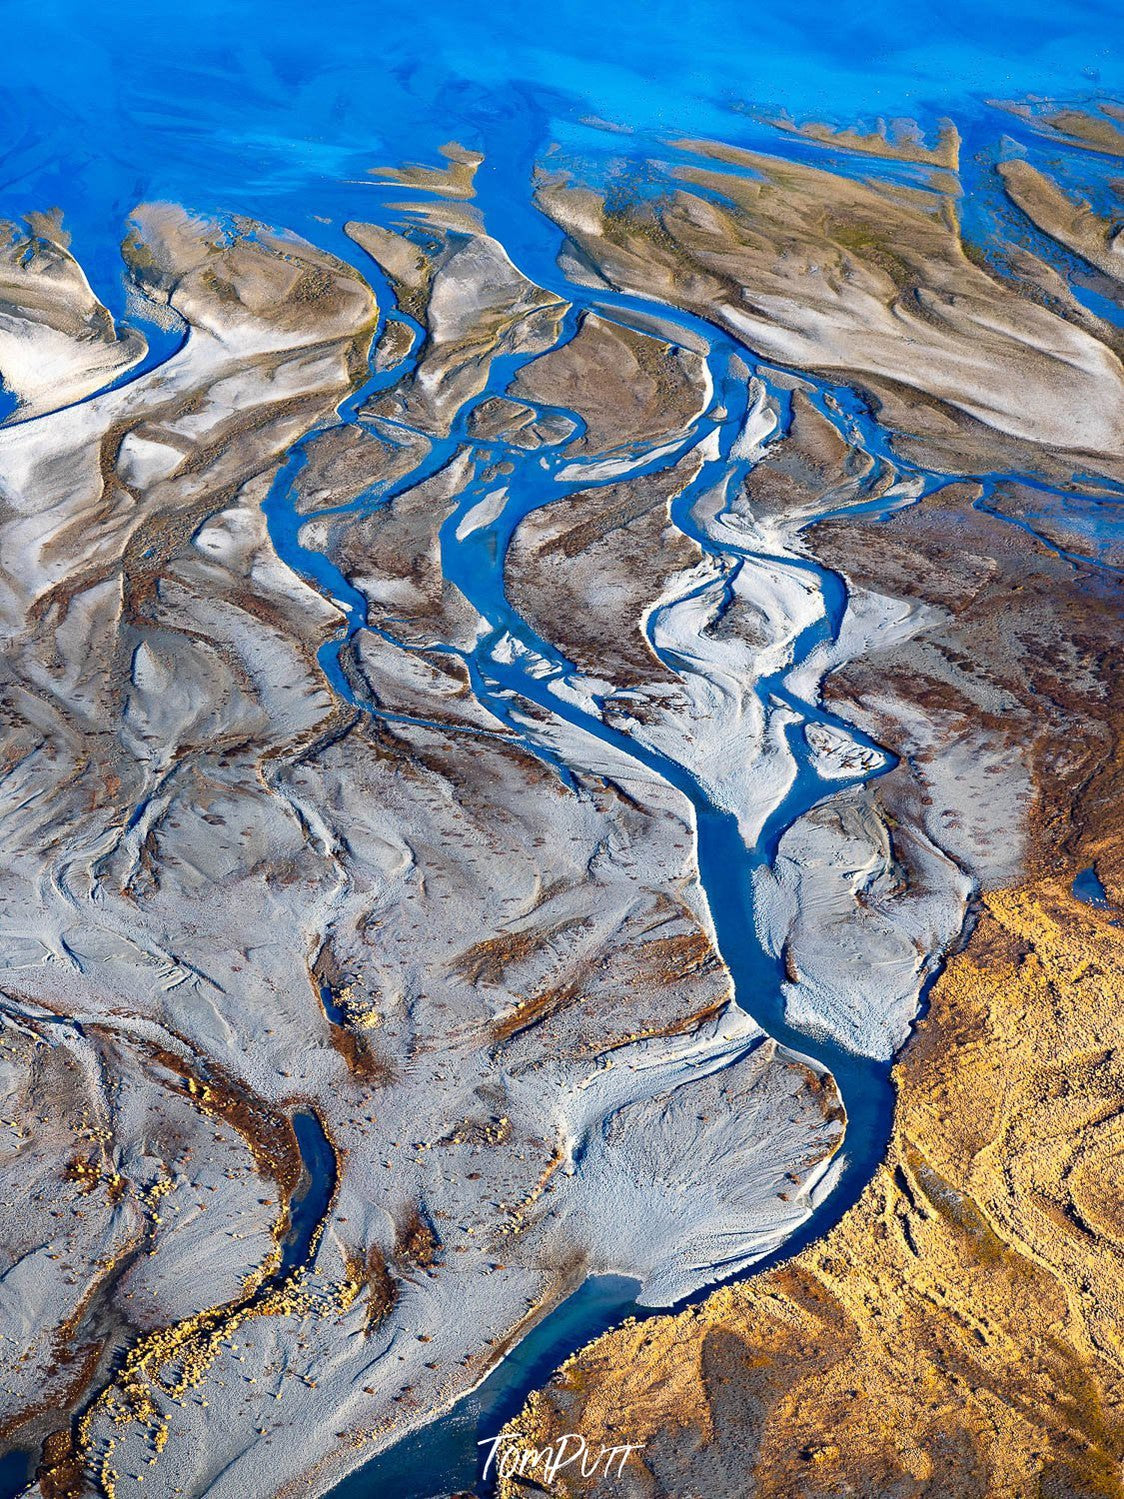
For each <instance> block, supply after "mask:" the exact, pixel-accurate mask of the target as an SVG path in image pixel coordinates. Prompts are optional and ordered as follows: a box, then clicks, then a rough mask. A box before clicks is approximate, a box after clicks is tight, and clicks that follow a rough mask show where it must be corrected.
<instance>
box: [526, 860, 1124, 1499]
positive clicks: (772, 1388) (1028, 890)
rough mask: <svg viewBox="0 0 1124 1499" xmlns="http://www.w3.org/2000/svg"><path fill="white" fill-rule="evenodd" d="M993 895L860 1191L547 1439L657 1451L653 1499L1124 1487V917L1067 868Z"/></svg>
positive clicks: (585, 1356) (595, 1380) (623, 1348)
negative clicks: (785, 1257) (1074, 882)
mask: <svg viewBox="0 0 1124 1499" xmlns="http://www.w3.org/2000/svg"><path fill="white" fill-rule="evenodd" d="M983 907H984V908H983V911H982V914H981V917H980V921H979V923H978V925H977V927H976V930H975V932H974V934H973V936H972V939H971V941H970V943H969V945H968V947H967V949H966V951H964V952H963V953H962V954H961V955H959V956H958V957H956V958H955V959H954V960H953V961H952V962H951V964H950V965H949V968H948V970H947V971H946V973H945V975H944V977H943V978H942V980H941V981H940V983H939V984H938V986H937V988H936V990H935V992H934V996H933V1004H932V1009H931V1012H930V1014H929V1016H928V1017H927V1018H926V1020H925V1021H924V1022H923V1023H922V1025H921V1027H920V1029H919V1032H918V1035H917V1037H916V1039H915V1041H914V1042H913V1043H912V1045H911V1046H910V1047H909V1049H908V1050H907V1052H906V1054H905V1057H904V1060H903V1061H902V1062H901V1063H900V1065H899V1066H898V1068H897V1069H896V1079H897V1083H898V1088H899V1094H900V1100H899V1113H898V1118H897V1121H896V1125H895V1130H894V1137H893V1141H892V1144H891V1148H890V1151H889V1154H888V1158H887V1160H886V1161H885V1163H884V1164H883V1165H882V1166H881V1167H880V1168H879V1170H878V1172H877V1174H876V1176H875V1178H874V1180H873V1181H872V1182H871V1184H870V1186H869V1188H868V1190H867V1192H866V1193H865V1195H864V1196H863V1198H862V1199H861V1201H860V1202H859V1204H858V1205H857V1206H856V1208H854V1209H853V1210H852V1211H851V1213H849V1214H848V1216H847V1217H846V1218H845V1219H844V1220H843V1221H842V1222H841V1223H840V1224H839V1226H838V1227H837V1228H836V1229H835V1230H833V1231H832V1232H831V1233H830V1234H829V1235H828V1236H827V1237H826V1238H825V1239H824V1240H823V1241H822V1242H820V1243H818V1244H816V1245H814V1246H813V1247H812V1248H811V1249H809V1250H807V1251H805V1252H804V1253H803V1254H802V1255H800V1256H799V1257H798V1258H796V1259H795V1260H794V1261H793V1262H792V1263H791V1264H789V1265H787V1266H784V1267H782V1268H780V1269H778V1270H776V1271H773V1272H772V1273H770V1274H768V1275H765V1276H762V1277H761V1278H760V1279H756V1280H750V1281H748V1282H746V1283H744V1284H742V1285H739V1286H736V1287H733V1288H729V1289H725V1290H723V1291H720V1292H719V1293H717V1294H716V1295H715V1296H713V1297H711V1298H710V1299H709V1300H708V1301H707V1302H706V1303H705V1304H703V1305H702V1306H700V1307H698V1308H694V1309H691V1310H689V1311H688V1312H685V1313H683V1314H682V1315H680V1316H677V1317H668V1318H653V1319H650V1320H647V1321H642V1322H634V1323H630V1324H628V1325H627V1326H625V1327H624V1328H622V1329H620V1330H619V1331H618V1332H616V1333H613V1334H610V1335H609V1336H607V1337H606V1338H604V1339H601V1340H600V1341H598V1342H597V1343H594V1344H592V1345H591V1346H590V1347H589V1348H587V1349H586V1350H584V1351H583V1352H582V1353H580V1354H578V1355H577V1356H576V1357H575V1358H574V1359H572V1360H571V1361H570V1362H569V1363H568V1364H567V1365H565V1366H564V1367H563V1369H562V1370H561V1371H560V1373H559V1374H558V1375H557V1376H556V1378H555V1380H554V1381H553V1382H552V1384H551V1385H550V1386H549V1387H548V1388H547V1389H546V1390H545V1391H544V1392H542V1393H540V1394H539V1395H537V1396H535V1397H533V1398H532V1400H531V1402H530V1404H529V1405H528V1407H527V1409H526V1410H525V1412H524V1413H523V1415H522V1416H521V1417H520V1418H519V1420H518V1423H517V1424H518V1425H519V1427H520V1429H521V1430H523V1431H524V1432H526V1433H527V1435H528V1436H529V1437H530V1438H531V1439H532V1440H534V1441H535V1442H536V1443H537V1444H538V1445H540V1446H541V1445H542V1443H543V1442H544V1441H546V1440H549V1438H550V1436H551V1435H558V1434H560V1433H562V1432H565V1431H582V1432H583V1433H584V1434H585V1436H586V1438H587V1440H588V1441H589V1443H590V1445H591V1446H595V1445H596V1443H597V1442H600V1441H604V1442H606V1443H609V1444H610V1445H611V1443H612V1442H613V1441H614V1440H615V1441H629V1442H641V1443H646V1444H648V1446H647V1450H646V1451H645V1452H644V1453H642V1454H640V1455H639V1457H637V1458H633V1459H631V1460H630V1462H631V1463H633V1464H636V1463H640V1462H643V1464H644V1465H645V1466H646V1467H647V1469H648V1474H649V1476H648V1478H647V1479H646V1480H645V1481H644V1483H643V1486H642V1489H641V1490H637V1491H638V1492H641V1491H642V1492H644V1493H645V1494H653V1495H655V1494H667V1495H672V1494H674V1495H676V1496H685V1495H688V1494H692V1495H693V1494H713V1493H717V1492H722V1493H730V1494H736V1493H746V1492H749V1488H748V1485H749V1484H750V1483H751V1482H752V1492H753V1493H754V1495H755V1496H760V1499H766V1496H778V1499H779V1496H786V1499H787V1496H793V1499H795V1496H813V1495H824V1494H840V1493H848V1494H864V1495H871V1496H874V1495H878V1496H882V1495H887V1494H894V1495H903V1496H905V1495H922V1494H928V1495H942V1496H944V1495H962V1496H977V1495H978V1496H980V1499H982V1496H984V1495H986V1496H988V1499H1001V1496H1009V1499H1015V1496H1019V1499H1028V1496H1054V1495H1056V1496H1058V1499H1061V1496H1063V1495H1065V1496H1074V1495H1098V1496H1100V1495H1105V1496H1109V1495H1121V1494H1124V1480H1122V1478H1121V1459H1122V1458H1124V1419H1122V1417H1121V1414H1120V1404H1121V1400H1122V1399H1124V1331H1122V1329H1124V1170H1122V1167H1121V1162H1122V1161H1124V1103H1122V1100H1124V1015H1122V1013H1121V1009H1120V1005H1119V994H1120V987H1121V981H1122V979H1124V929H1122V928H1121V927H1119V926H1118V925H1117V924H1116V919H1115V918H1114V916H1113V914H1112V911H1111V910H1099V909H1095V908H1092V907H1089V906H1086V905H1083V904H1082V903H1080V902H1078V901H1077V900H1075V899H1074V898H1073V897H1072V895H1070V894H1069V892H1068V881H1066V880H1059V879H1046V880H1042V881H1039V882H1036V883H1034V884H1030V885H1026V886H1023V887H1020V888H1017V889H1013V890H1007V891H999V892H996V893H992V894H989V895H988V896H986V897H985V899H984V903H983ZM633 1471H634V1472H636V1473H637V1474H638V1473H639V1469H638V1468H634V1470H633ZM570 1472H571V1473H573V1470H572V1469H571V1470H570ZM556 1491H557V1492H559V1493H574V1494H579V1493H582V1494H585V1493H596V1492H601V1490H600V1489H599V1488H598V1485H597V1480H596V1479H592V1480H588V1481H583V1480H582V1479H581V1478H580V1477H570V1478H568V1479H567V1478H566V1477H565V1474H563V1475H561V1476H560V1478H559V1480H558V1485H557V1489H556ZM525 1492H526V1490H525V1488H524V1487H521V1486H520V1485H519V1484H518V1483H517V1482H515V1481H512V1483H511V1484H510V1485H509V1487H508V1490H507V1499H511V1496H514V1495H517V1494H523V1493H525Z"/></svg>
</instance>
